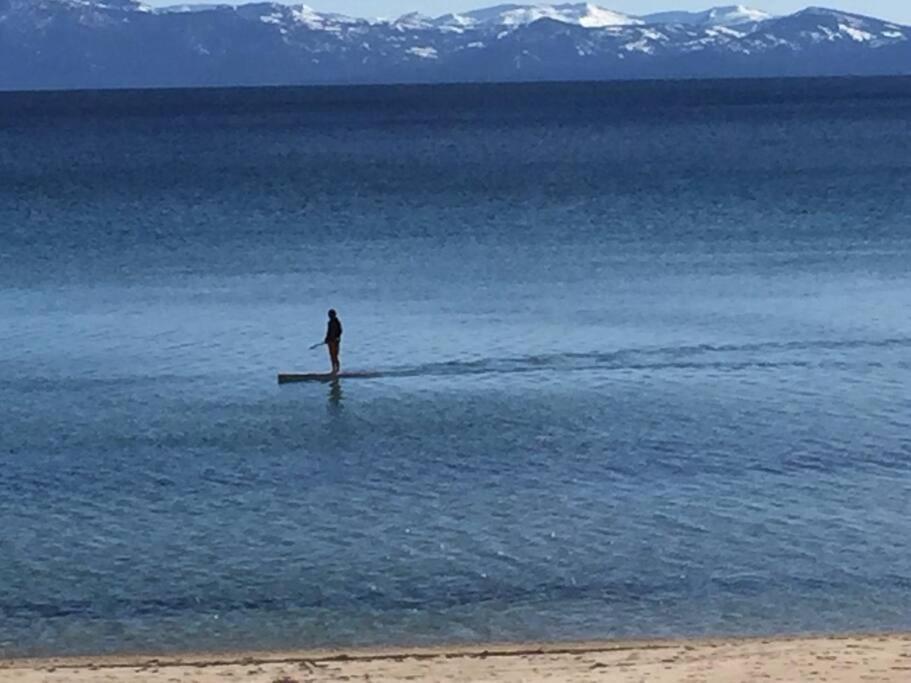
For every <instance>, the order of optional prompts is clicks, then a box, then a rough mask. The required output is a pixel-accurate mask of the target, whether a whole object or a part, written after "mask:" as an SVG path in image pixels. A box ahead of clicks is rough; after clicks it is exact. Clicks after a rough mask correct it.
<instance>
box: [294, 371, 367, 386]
mask: <svg viewBox="0 0 911 683" xmlns="http://www.w3.org/2000/svg"><path fill="white" fill-rule="evenodd" d="M377 377H382V375H381V374H380V373H379V372H340V373H339V374H337V375H333V374H330V373H328V372H327V373H309V374H295V373H283V374H280V375H279V376H278V383H279V384H291V383H292V382H334V381H335V380H338V379H375V378H377Z"/></svg>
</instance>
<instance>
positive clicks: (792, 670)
mask: <svg viewBox="0 0 911 683" xmlns="http://www.w3.org/2000/svg"><path fill="white" fill-rule="evenodd" d="M7 681H10V682H12V681H16V682H17V683H63V682H64V681H66V682H71V681H72V682H74V683H83V682H84V683H88V682H92V683H96V682H107V683H117V682H119V681H131V682H132V681H141V682H143V683H145V682H148V683H224V682H225V681H244V683H276V682H278V681H281V682H282V683H315V682H322V681H326V682H327V683H328V682H333V683H334V682H336V681H339V682H340V681H349V682H350V681H373V682H374V683H378V682H383V681H388V682H393V681H439V682H445V683H449V682H452V683H457V682H464V681H486V682H489V683H499V682H502V683H519V682H520V681H521V682H524V683H536V682H537V681H551V682H560V681H609V682H613V681H616V682H618V683H621V682H622V683H627V682H630V683H632V682H633V681H635V682H637V683H639V682H641V681H649V682H654V683H671V682H674V683H677V682H687V683H690V682H691V683H702V682H706V683H709V682H712V683H714V682H718V683H722V682H724V683H731V682H740V681H744V682H746V681H764V682H784V681H787V682H788V683H791V682H793V683H798V682H801V683H802V682H805V681H806V682H809V681H825V682H827V683H861V682H863V683H869V682H884V683H885V682H888V683H893V682H894V683H908V681H911V635H905V634H902V635H882V636H850V637H849V636H844V637H805V638H751V639H717V640H693V641H653V642H647V641H643V642H602V643H579V644H550V645H546V644H527V645H504V646H475V647H451V648H427V649H420V648H414V649H408V648H402V649H387V650H351V651H322V652H273V653H225V654H210V655H205V654H199V655H181V656H173V657H142V656H130V657H126V656H125V657H95V658H53V659H33V660H26V659H22V660H4V661H0V682H3V683H6V682H7Z"/></svg>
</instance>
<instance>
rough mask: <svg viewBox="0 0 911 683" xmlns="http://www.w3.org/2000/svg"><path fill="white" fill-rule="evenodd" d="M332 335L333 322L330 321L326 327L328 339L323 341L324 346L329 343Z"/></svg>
mask: <svg viewBox="0 0 911 683" xmlns="http://www.w3.org/2000/svg"><path fill="white" fill-rule="evenodd" d="M331 335H332V321H331V320H330V321H329V324H328V325H326V338H325V339H323V344H328V343H329V338H330V336H331Z"/></svg>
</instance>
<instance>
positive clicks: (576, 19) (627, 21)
mask: <svg viewBox="0 0 911 683" xmlns="http://www.w3.org/2000/svg"><path fill="white" fill-rule="evenodd" d="M462 16H463V17H465V18H467V19H469V20H470V21H472V22H473V23H474V24H476V25H478V24H480V25H488V26H490V25H494V26H505V27H509V28H516V27H519V26H524V25H526V24H531V23H534V22H536V21H538V20H540V19H551V20H554V21H560V22H563V23H565V24H575V25H577V26H583V27H585V28H602V27H605V26H631V25H636V24H641V23H642V21H641V20H640V19H636V18H635V17H631V16H628V15H626V14H621V13H619V12H614V11H612V10H608V9H604V8H603V7H599V6H598V5H594V4H592V3H575V4H572V3H569V4H562V5H498V6H496V7H489V8H486V9H481V10H475V11H473V12H466V13H465V14H464V15H462Z"/></svg>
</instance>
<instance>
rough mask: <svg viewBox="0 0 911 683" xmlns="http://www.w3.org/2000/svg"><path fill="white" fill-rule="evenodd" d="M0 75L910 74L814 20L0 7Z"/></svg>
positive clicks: (900, 46) (213, 81) (909, 64)
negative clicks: (366, 15)
mask: <svg viewBox="0 0 911 683" xmlns="http://www.w3.org/2000/svg"><path fill="white" fill-rule="evenodd" d="M0 60H2V63H3V64H4V69H2V70H0V88H4V89H34V88H94V87H146V86H199V85H264V84H308V83H310V84H313V83H381V82H453V81H512V80H544V79H547V80H562V79H616V78H692V77H729V76H790V75H806V76H810V75H868V74H911V28H909V27H907V26H902V25H899V24H896V23H894V22H889V21H883V20H879V19H875V18H872V17H865V16H860V15H855V14H849V13H846V12H840V11H836V10H832V9H825V8H819V7H811V8H808V9H805V10H803V11H801V12H797V13H796V14H792V15H788V16H779V17H775V16H771V15H770V14H767V13H766V12H763V11H761V10H758V9H753V8H749V7H743V6H730V7H717V8H712V9H708V10H706V11H704V12H663V13H659V14H650V15H644V16H632V15H628V14H623V13H621V12H615V11H612V10H610V9H607V8H604V7H601V6H598V5H595V4H591V3H576V4H555V5H547V4H535V5H519V4H509V5H498V6H495V7H489V8H484V9H479V10H476V11H472V12H466V13H463V14H448V15H445V16H440V17H429V16H424V15H422V14H418V13H414V14H408V15H405V16H403V17H397V18H389V19H362V18H356V17H348V16H343V15H339V14H331V13H324V12H317V11H315V10H313V9H311V8H309V7H307V6H306V5H301V4H284V3H270V2H260V3H252V4H246V5H241V6H236V7H235V6H231V5H225V4H208V5H195V4H185V5H175V6H173V7H166V8H163V9H161V8H159V9H153V8H150V7H148V6H145V5H143V4H141V3H140V2H137V1H136V0H0Z"/></svg>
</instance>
